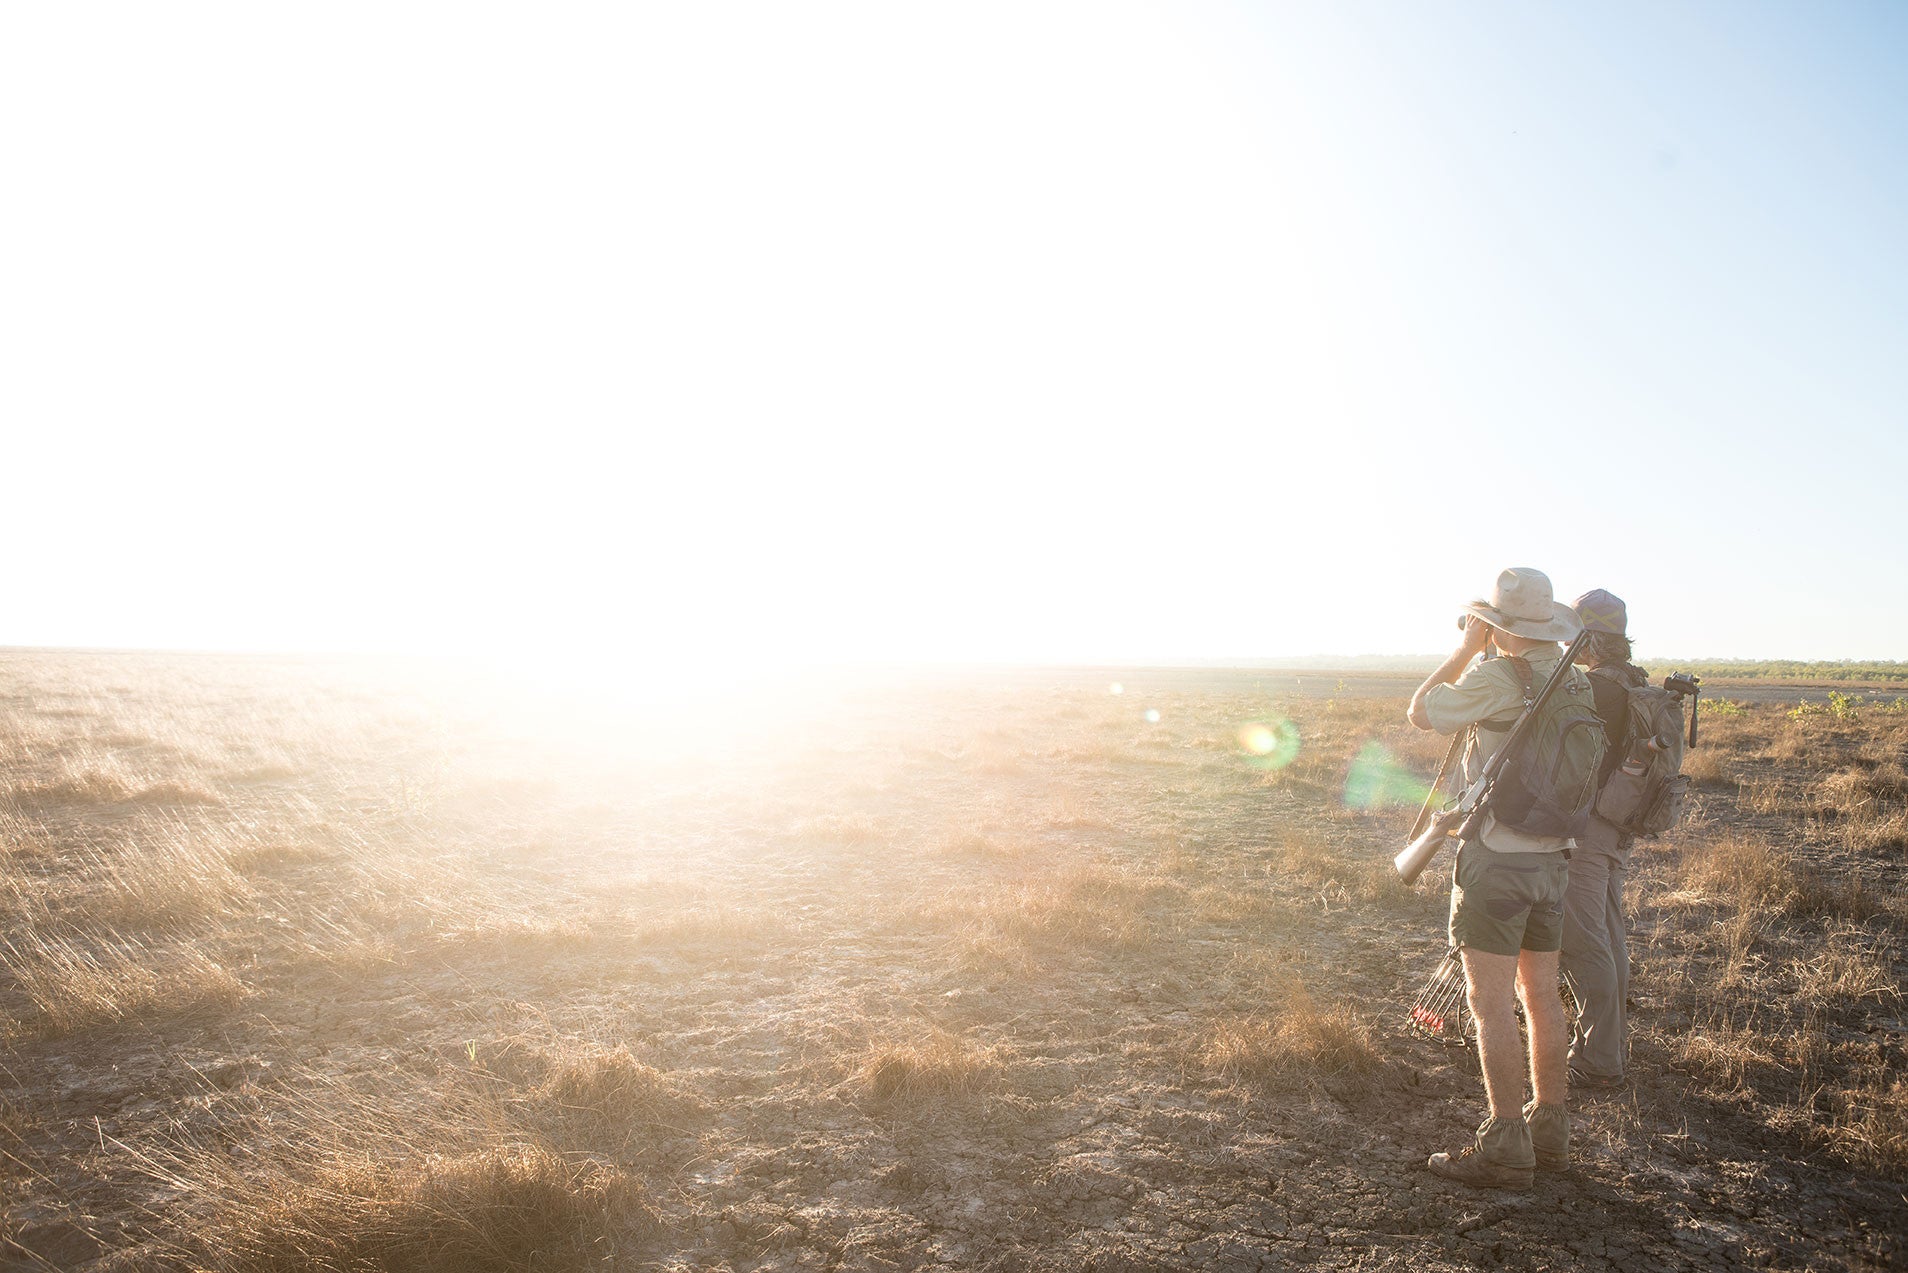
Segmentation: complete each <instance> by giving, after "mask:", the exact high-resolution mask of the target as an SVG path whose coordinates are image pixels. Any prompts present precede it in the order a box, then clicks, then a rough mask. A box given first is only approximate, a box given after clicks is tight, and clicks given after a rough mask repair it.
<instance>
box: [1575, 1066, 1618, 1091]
mask: <svg viewBox="0 0 1908 1273" xmlns="http://www.w3.org/2000/svg"><path fill="white" fill-rule="evenodd" d="M1570 1086H1572V1087H1581V1088H1587V1089H1588V1090H1590V1091H1593V1092H1605V1091H1608V1090H1609V1089H1611V1088H1613V1087H1622V1086H1623V1076H1622V1075H1621V1074H1592V1073H1591V1072H1590V1071H1588V1070H1580V1069H1578V1068H1577V1067H1576V1066H1574V1065H1573V1066H1571V1067H1570Z"/></svg>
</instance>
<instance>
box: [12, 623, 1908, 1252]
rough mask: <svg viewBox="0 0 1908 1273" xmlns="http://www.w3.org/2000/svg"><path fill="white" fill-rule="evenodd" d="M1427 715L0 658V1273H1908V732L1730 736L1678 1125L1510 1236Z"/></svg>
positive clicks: (1843, 725) (1664, 896) (1878, 703)
mask: <svg viewBox="0 0 1908 1273" xmlns="http://www.w3.org/2000/svg"><path fill="white" fill-rule="evenodd" d="M1668 670H1671V669H1669V668H1654V669H1653V671H1654V672H1655V673H1656V674H1657V675H1659V676H1660V675H1661V674H1662V673H1663V672H1665V671H1668ZM1404 689H1408V685H1406V686H1404ZM1404 689H1400V688H1398V687H1397V686H1396V685H1393V684H1390V683H1387V684H1386V685H1384V686H1380V687H1378V688H1376V689H1372V688H1371V684H1370V683H1369V682H1364V681H1355V680H1353V679H1351V678H1344V679H1340V678H1335V677H1333V676H1331V675H1330V674H1317V675H1310V674H1308V675H1305V676H1303V677H1299V676H1294V675H1292V674H1289V673H1271V672H1267V673H1263V674H1261V673H1255V672H1225V671H1221V670H1202V671H1200V672H1198V673H1196V674H1191V673H1168V672H1149V671H1146V670H1125V671H1117V672H1114V671H1108V672H1084V671H1077V670H1075V671H1052V672H1029V671H1017V672H981V671H976V672H965V673H954V672H945V673H937V674H925V673H924V674H915V675H909V676H903V675H901V674H886V675H883V676H880V677H873V676H864V677H861V678H859V679H857V680H853V681H848V680H841V681H837V682H834V683H830V684H823V683H821V682H814V683H808V684H802V685H792V686H787V685H776V684H774V683H772V682H769V681H766V680H763V679H760V678H758V679H757V680H756V681H755V682H754V683H752V684H751V685H748V686H746V687H744V686H741V685H731V686H729V687H727V688H725V689H724V691H723V692H721V693H719V694H716V693H711V694H705V695H698V694H690V693H686V692H679V693H671V694H658V693H655V692H653V691H644V692H634V691H618V690H616V689H614V688H613V687H612V686H610V685H609V683H608V682H606V681H605V680H603V679H601V678H596V679H591V678H588V677H584V676H579V677H578V678H577V680H576V682H575V683H574V684H572V685H571V686H570V687H569V688H565V687H563V686H562V685H561V684H557V683H552V682H548V681H546V682H544V683H542V684H540V685H538V686H535V687H530V686H526V685H522V684H514V685H513V684H511V683H508V682H507V681H504V680H502V679H499V678H496V677H489V678H484V679H480V678H477V677H475V676H474V675H453V674H452V673H451V670H449V669H447V668H446V667H443V666H433V665H427V664H413V665H396V664H377V663H369V662H354V661H345V660H290V659H238V658H216V657H210V656H205V657H199V656H186V655H177V656H159V655H138V654H110V655H109V654H80V653H31V652H23V653H10V654H5V655H0V764H3V766H4V768H3V769H0V833H3V834H4V842H3V843H0V1032H3V1033H0V1263H4V1264H5V1265H6V1266H7V1267H13V1268H20V1269H63V1270H82V1269H83V1270H125V1269H181V1270H196V1269H204V1270H234V1271H236V1270H251V1271H264V1270H311V1271H317V1270H339V1271H342V1270H392V1271H394V1273H395V1271H402V1270H442V1271H444V1273H449V1271H451V1270H514V1269H538V1270H545V1269H554V1270H562V1269H570V1268H577V1269H581V1268H617V1269H684V1270H687V1269H730V1270H735V1271H737V1273H740V1271H741V1270H757V1269H760V1270H768V1269H778V1270H779V1269H791V1270H792V1269H804V1270H806V1269H816V1270H822V1269H842V1270H850V1269H853V1270H862V1269H868V1270H873V1269H917V1268H932V1267H944V1268H963V1269H998V1270H1020V1269H1025V1270H1048V1269H1051V1270H1062V1269H1093V1270H1099V1271H1101V1273H1111V1271H1112V1270H1138V1269H1153V1268H1184V1269H1214V1270H1248V1269H1260V1268H1268V1269H1272V1268H1285V1267H1313V1266H1316V1267H1321V1268H1358V1269H1381V1268H1396V1269H1404V1268H1413V1269H1444V1268H1475V1267H1498V1266H1503V1267H1520V1268H1521V1267H1534V1268H1549V1269H1603V1268H1613V1269H1616V1268H1621V1269H1639V1268H1651V1269H1667V1270H1679V1269H1711V1268H1715V1269H1729V1268H1764V1267H1770V1268H1843V1267H1847V1268H1883V1267H1899V1266H1901V1265H1902V1264H1903V1263H1904V1262H1908V1196H1905V1193H1904V1191H1905V1190H1908V1080H1905V1079H1904V1068H1903V1062H1904V1052H1905V1050H1908V1034H1905V1033H1904V1020H1903V1004H1902V998H1901V990H1900V987H1901V982H1902V972H1903V967H1904V959H1905V958H1908V952H1905V951H1904V946H1903V937H1904V934H1905V933H1908V892H1904V888H1903V874H1902V868H1903V860H1904V853H1905V851H1908V848H1905V846H1908V769H1905V768H1904V764H1905V763H1908V709H1904V706H1903V703H1902V700H1900V699H1897V698H1895V697H1893V696H1892V693H1888V692H1884V693H1881V694H1880V695H1879V696H1877V695H1873V694H1870V695H1866V696H1864V695H1863V694H1862V691H1861V690H1860V688H1859V687H1850V688H1849V689H1848V690H1847V691H1838V692H1837V693H1836V694H1835V695H1834V696H1833V697H1830V696H1828V695H1827V694H1826V693H1816V694H1813V695H1810V696H1808V697H1807V698H1806V701H1805V699H1804V697H1803V696H1801V695H1799V694H1794V693H1791V694H1788V695H1786V696H1785V695H1782V694H1780V693H1773V692H1765V690H1764V689H1763V688H1759V689H1758V690H1757V691H1756V692H1755V694H1754V696H1753V697H1754V698H1755V700H1756V701H1749V698H1750V697H1751V696H1750V695H1749V694H1748V693H1747V692H1745V693H1744V694H1742V695H1739V696H1737V697H1736V698H1734V699H1730V698H1725V699H1724V700H1723V701H1721V702H1719V703H1717V704H1714V705H1706V707H1705V717H1704V722H1703V731H1704V736H1703V738H1702V741H1701V746H1700V747H1699V748H1698V749H1697V750H1696V751H1695V752H1694V753H1692V756H1691V761H1690V764H1689V766H1688V771H1689V772H1690V773H1691V774H1692V775H1693V776H1694V778H1695V779H1696V785H1695V787H1694V800H1693V807H1692V809H1691V812H1690V816H1689V817H1688V819H1687V821H1686V823H1685V824H1684V825H1683V826H1681V827H1679V828H1678V829H1677V830H1675V831H1673V832H1672V833H1670V834H1669V835H1668V836H1666V837H1664V839H1662V840H1661V841H1658V842H1649V843H1645V844H1643V845H1641V846H1639V848H1638V850H1637V853H1636V856H1635V871H1634V878H1633V881H1632V884H1631V896H1632V922H1631V932H1632V953H1633V958H1634V963H1635V977H1634V995H1635V1022H1636V1034H1635V1038H1634V1040H1633V1045H1632V1056H1631V1066H1632V1070H1633V1076H1634V1082H1633V1083H1632V1084H1631V1085H1629V1086H1627V1087H1625V1088H1624V1089H1621V1090H1620V1091H1617V1092H1613V1093H1600V1094H1595V1095H1591V1096H1588V1097H1587V1098H1584V1099H1579V1100H1577V1101H1576V1103H1575V1108H1574V1117H1575V1120H1576V1122H1575V1126H1576V1160H1575V1163H1574V1164H1573V1167H1572V1169H1571V1170H1570V1171H1568V1172H1566V1173H1563V1174H1559V1175H1540V1177H1539V1180H1538V1183H1537V1185H1536V1186H1535V1188H1534V1189H1533V1190H1532V1191H1530V1192H1529V1193H1527V1194H1508V1195H1493V1194H1479V1193H1473V1192H1470V1191H1468V1190H1466V1189H1464V1188H1462V1187H1459V1186H1455V1185H1450V1184H1447V1183H1444V1182H1441V1181H1439V1180H1437V1179H1435V1178H1433V1177H1431V1176H1430V1175H1429V1174H1428V1173H1427V1172H1425V1171H1424V1170H1423V1167H1422V1163H1423V1160H1424V1157H1425V1155H1426V1154H1428V1153H1429V1152H1431V1151H1432V1150H1435V1149H1449V1148H1453V1147H1455V1146H1456V1145H1458V1144H1459V1143H1461V1142H1462V1141H1463V1140H1464V1139H1465V1137H1467V1135H1468V1133H1469V1130H1470V1128H1471V1127H1472V1126H1473V1125H1474V1123H1475V1122H1476V1119H1477V1118H1478V1116H1479V1110H1480V1108H1481V1101H1482V1097H1481V1092H1480V1090H1479V1085H1478V1082H1477V1079H1476V1077H1475V1074H1474V1071H1473V1069H1472V1068H1471V1066H1470V1064H1469V1056H1468V1053H1465V1052H1463V1051H1459V1050H1451V1049H1447V1048H1444V1047H1440V1046H1439V1045H1437V1044H1435V1043H1432V1042H1430V1041H1428V1040H1424V1039H1420V1038H1418V1037H1416V1036H1413V1035H1411V1034H1410V1033H1408V1032H1407V1031H1406V1030H1405V1029H1404V1021H1405V1009H1406V1005H1407V1004H1408V1003H1409V1001H1410V998H1411V996H1412V994H1413V992H1414V991H1415V989H1416V987H1417V985H1418V984H1419V983H1420V982H1421V981H1422V980H1423V979H1424V977H1425V975H1426V974H1427V973H1428V972H1429V971H1430V969H1431V968H1432V966H1433V965H1434V964H1435V963H1436V961H1437V960H1438V959H1439V957H1440V956H1441V955H1442V954H1443V950H1444V939H1443V932H1442V921H1443V908H1444V899H1445V890H1446V888H1447V884H1448V867H1449V862H1448V860H1447V861H1446V862H1444V863H1443V864H1442V868H1443V869H1442V870H1440V869H1438V868H1434V869H1433V871H1432V872H1430V873H1429V875H1428V877H1427V879H1426V880H1425V881H1423V882H1421V883H1420V885H1419V886H1418V887H1416V888H1411V889H1408V888H1405V887H1403V886H1401V885H1400V884H1399V883H1398V882H1397V881H1396V879H1395V878H1394V877H1393V876H1392V875H1391V873H1390V869H1389V858H1390V855H1391V853H1392V852H1393V851H1394V850H1395V849H1396V848H1397V847H1398V846H1399V844H1400V842H1401V838H1402V836H1403V834H1404V832H1405V830H1406V828H1407V827H1408V825H1409V824H1410V822H1411V819H1412V817H1413V815H1414V813H1415V812H1416V808H1417V803H1418V801H1419V800H1420V799H1421V798H1422V796H1423V794H1424V791H1425V787H1424V784H1425V783H1426V782H1427V781H1428V779H1429V777H1430V775H1431V774H1432V772H1433V770H1434V769H1435V766H1436V762H1437V760H1438V758H1439V756H1440V755H1441V754H1442V750H1443V746H1442V740H1439V739H1436V738H1432V737H1429V736H1423V735H1418V734H1416V733H1415V732H1414V731H1412V730H1410V729H1409V728H1408V727H1407V726H1405V725H1404V723H1403V697H1402V696H1403V693H1404ZM1728 693H1729V691H1725V695H1727V694H1728Z"/></svg>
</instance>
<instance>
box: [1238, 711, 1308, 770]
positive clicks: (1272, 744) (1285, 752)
mask: <svg viewBox="0 0 1908 1273" xmlns="http://www.w3.org/2000/svg"><path fill="white" fill-rule="evenodd" d="M1239 750H1241V751H1243V752H1244V753H1245V755H1246V762H1247V763H1248V764H1251V765H1253V766H1255V767H1257V768H1259V769H1283V768H1285V767H1286V766H1287V765H1289V764H1291V763H1292V761H1293V760H1295V759H1296V758H1297V757H1298V753H1299V732H1298V726H1297V725H1294V724H1293V723H1292V722H1291V721H1289V720H1276V721H1272V722H1270V723H1269V724H1268V723H1267V722H1265V721H1256V720H1255V721H1248V722H1246V723H1245V724H1244V725H1241V726H1240V727H1239Z"/></svg>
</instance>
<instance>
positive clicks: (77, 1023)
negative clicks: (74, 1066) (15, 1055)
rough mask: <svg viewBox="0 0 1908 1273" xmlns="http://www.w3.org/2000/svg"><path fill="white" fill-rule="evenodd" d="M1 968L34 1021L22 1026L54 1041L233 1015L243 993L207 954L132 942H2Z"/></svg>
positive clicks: (35, 938) (36, 937)
mask: <svg viewBox="0 0 1908 1273" xmlns="http://www.w3.org/2000/svg"><path fill="white" fill-rule="evenodd" d="M0 965H4V967H5V969H6V971H7V972H8V973H10V974H11V975H12V976H13V977H14V978H15V979H16V980H17V981H18V983H19V985H20V987H21V989H22V990H23V991H24V993H25V995H26V997H27V999H28V1001H29V1002H30V1003H31V1004H32V1006H33V1009H34V1011H35V1014H36V1015H34V1016H32V1017H30V1018H28V1019H27V1020H26V1021H24V1022H20V1023H16V1024H17V1025H24V1026H26V1027H30V1028H33V1029H35V1030H37V1031H38V1032H39V1033H41V1034H45V1035H51V1036H56V1035H62V1034H69V1033H72V1032H73V1031H75V1030H82V1029H85V1028H87V1027H90V1026H95V1025H103V1024H108V1023H111V1022H117V1021H125V1020H128V1019H131V1018H137V1017H142V1016H152V1015H161V1016H165V1017H173V1018H179V1017H186V1016H189V1015H193V1014H196V1013H198V1012H201V1011H203V1010H208V1009H212V1010H216V1009H222V1008H228V1007H230V1006H232V1005H233V1004H235V1003H237V1002H238V1001H239V1000H240V999H241V998H242V997H243V996H244V994H245V986H244V983H243V982H241V981H240V980H239V977H238V975H237V974H236V973H235V972H233V971H232V969H231V968H229V967H227V966H225V965H224V964H222V963H220V962H219V961H217V960H216V959H214V958H213V957H212V956H210V955H208V954H206V953H205V952H204V951H202V950H199V949H196V948H194V947H191V946H185V945H179V944H176V943H153V942H146V941H142V940H139V939H137V938H130V937H127V938H115V937H107V938H105V939H103V940H93V941H78V940H73V939H69V938H65V937H59V936H53V935H48V934H44V933H26V934H23V935H21V936H19V937H17V938H16V937H11V936H9V937H0Z"/></svg>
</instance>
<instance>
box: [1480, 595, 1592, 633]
mask: <svg viewBox="0 0 1908 1273" xmlns="http://www.w3.org/2000/svg"><path fill="white" fill-rule="evenodd" d="M1551 610H1552V612H1553V613H1552V614H1551V617H1550V622H1548V623H1540V622H1538V621H1537V620H1535V619H1518V618H1513V617H1512V616H1510V615H1508V614H1505V613H1504V612H1503V611H1502V610H1499V609H1498V608H1497V607H1496V606H1494V605H1492V604H1491V603H1490V602H1488V601H1484V600H1478V601H1473V602H1471V604H1469V605H1467V606H1465V607H1464V613H1466V614H1474V615H1476V616H1477V617H1478V618H1480V619H1482V620H1484V622H1486V623H1488V624H1490V625H1491V626H1492V627H1493V628H1502V629H1503V630H1504V631H1506V632H1508V633H1510V634H1511V635H1512V636H1520V637H1523V638H1524V639H1526V640H1529V641H1574V640H1576V639H1577V634H1578V633H1579V632H1581V631H1583V620H1581V619H1579V618H1578V617H1577V612H1576V611H1575V610H1572V609H1571V608H1570V607H1569V606H1567V605H1563V604H1562V603H1560V602H1555V601H1553V602H1551Z"/></svg>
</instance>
